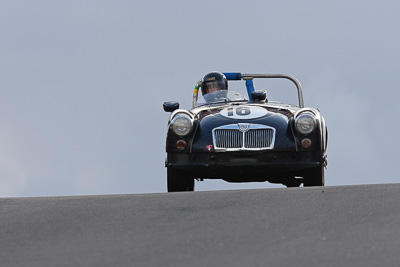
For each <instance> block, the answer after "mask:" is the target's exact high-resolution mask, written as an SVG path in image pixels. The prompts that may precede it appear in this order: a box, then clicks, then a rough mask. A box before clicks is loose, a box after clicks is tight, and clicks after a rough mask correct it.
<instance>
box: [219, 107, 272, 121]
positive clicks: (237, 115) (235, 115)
mask: <svg viewBox="0 0 400 267" xmlns="http://www.w3.org/2000/svg"><path fill="white" fill-rule="evenodd" d="M267 113H268V111H267V110H266V109H265V108H262V107H251V106H232V107H227V108H224V109H223V110H221V112H220V114H221V115H222V116H224V117H226V118H230V119H239V120H245V119H246V120H248V119H256V118H260V117H263V116H265V115H267Z"/></svg>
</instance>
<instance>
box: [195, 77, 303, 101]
mask: <svg viewBox="0 0 400 267" xmlns="http://www.w3.org/2000/svg"><path fill="white" fill-rule="evenodd" d="M224 75H225V77H226V79H228V80H230V81H238V80H244V81H246V88H247V93H248V94H249V98H250V100H252V99H251V92H253V91H254V90H255V88H254V83H253V79H258V78H280V79H288V80H290V81H292V82H293V83H294V84H295V85H296V88H297V94H298V97H299V107H300V108H304V100H303V90H302V89H301V84H300V82H299V81H298V80H297V79H296V78H294V77H293V76H290V75H287V74H242V73H240V72H225V73H224ZM200 86H201V80H200V81H198V82H197V84H196V86H195V88H194V93H193V106H194V104H195V103H196V101H197V97H198V92H199V87H200Z"/></svg>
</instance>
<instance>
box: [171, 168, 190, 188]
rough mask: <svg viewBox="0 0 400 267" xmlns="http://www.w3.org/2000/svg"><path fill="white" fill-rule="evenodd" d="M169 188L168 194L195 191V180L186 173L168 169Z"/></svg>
mask: <svg viewBox="0 0 400 267" xmlns="http://www.w3.org/2000/svg"><path fill="white" fill-rule="evenodd" d="M167 187H168V192H185V191H194V178H192V177H191V176H190V175H189V174H188V173H186V172H184V171H181V170H176V169H171V168H169V167H168V168H167Z"/></svg>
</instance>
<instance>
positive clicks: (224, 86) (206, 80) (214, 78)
mask: <svg viewBox="0 0 400 267" xmlns="http://www.w3.org/2000/svg"><path fill="white" fill-rule="evenodd" d="M219 90H228V80H227V79H226V77H225V75H224V74H223V73H221V72H219V71H212V72H209V73H207V74H206V75H204V77H203V79H202V82H201V93H202V94H203V96H204V95H206V94H208V93H211V92H215V91H219Z"/></svg>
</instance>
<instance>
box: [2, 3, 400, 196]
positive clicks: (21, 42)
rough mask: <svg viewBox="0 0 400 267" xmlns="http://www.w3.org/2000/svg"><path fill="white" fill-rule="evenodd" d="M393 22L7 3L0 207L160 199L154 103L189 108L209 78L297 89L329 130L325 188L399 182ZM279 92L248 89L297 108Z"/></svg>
mask: <svg viewBox="0 0 400 267" xmlns="http://www.w3.org/2000/svg"><path fill="white" fill-rule="evenodd" d="M399 10H400V4H399V3H398V2H397V1H379V2H378V1H334V2H332V1H329V2H328V1H271V2H265V1H246V2H243V1H217V2H214V1H196V2H193V1H169V2H165V1H148V2H146V1H118V2H111V1H68V2H65V1H35V2H32V1H1V2H0V38H1V42H0V59H1V60H0V179H1V184H2V186H1V187H0V196H45V195H77V194H115V193H117V194H119V193H144V192H165V191H166V171H165V168H164V158H165V151H164V149H165V134H166V123H167V119H168V114H167V113H164V112H163V110H162V106H161V105H162V102H163V101H165V100H177V101H179V102H180V103H181V106H182V107H184V108H189V107H190V103H191V100H192V93H193V91H192V90H193V87H194V85H195V83H196V82H197V81H198V80H199V79H200V78H201V77H202V75H204V74H205V73H206V72H208V71H211V70H219V71H223V72H232V71H238V72H242V73H287V74H291V75H293V76H295V77H296V78H298V79H299V80H300V82H301V84H302V86H303V91H304V100H305V105H306V106H313V107H318V108H320V110H321V112H322V113H323V115H324V116H325V119H326V121H327V124H328V129H329V142H328V160H329V168H328V171H327V173H326V184H327V185H343V184H364V183H390V182H399V179H398V174H397V173H396V171H397V170H398V167H397V160H398V151H399V149H400V144H399V141H398V138H397V132H398V131H399V124H398V121H399V120H398V116H397V110H398V108H397V102H398V99H399V98H400V93H399V90H398V87H399V84H400V76H399V74H398V72H399V69H400V66H399V65H400V63H399V62H400V56H399V52H398V48H399V47H400V35H399V30H398V29H399V28H400V19H399V17H398V12H399ZM239 85H243V84H239ZM275 86H276V87H278V84H268V83H266V84H257V81H256V87H257V88H259V89H267V90H268V94H269V97H270V98H275V99H276V100H280V99H296V92H295V89H294V87H293V88H292V87H291V85H290V84H282V86H284V87H285V89H284V90H281V91H274V89H276V88H275ZM286 87H288V89H287V90H286ZM273 186H275V187H276V185H271V184H268V183H251V184H229V183H226V182H223V181H205V182H201V183H197V184H196V189H197V190H214V189H215V190H217V189H236V188H265V187H273ZM278 187H281V186H278Z"/></svg>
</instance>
